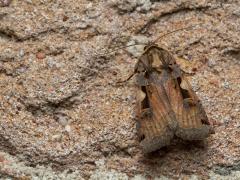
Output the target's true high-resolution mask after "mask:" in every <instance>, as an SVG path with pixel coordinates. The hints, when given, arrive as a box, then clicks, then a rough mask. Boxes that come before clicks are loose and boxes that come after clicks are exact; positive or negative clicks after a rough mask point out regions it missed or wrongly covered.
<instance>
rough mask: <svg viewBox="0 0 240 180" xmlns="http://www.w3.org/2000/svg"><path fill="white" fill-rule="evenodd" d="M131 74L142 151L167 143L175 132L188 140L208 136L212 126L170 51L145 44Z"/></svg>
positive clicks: (148, 150) (153, 149)
mask: <svg viewBox="0 0 240 180" xmlns="http://www.w3.org/2000/svg"><path fill="white" fill-rule="evenodd" d="M134 74H136V79H137V86H138V93H137V117H136V120H137V132H138V136H139V140H140V145H141V147H142V148H143V151H144V152H146V153H148V152H152V151H155V150H157V149H160V148H161V147H163V146H167V145H169V144H170V142H171V140H172V139H173V137H174V136H177V137H179V138H181V139H183V140H190V141H191V140H203V139H204V138H206V137H208V136H209V134H210V133H211V132H212V127H211V126H210V123H209V121H208V118H207V115H206V113H205V111H204V109H203V107H202V104H201V102H200V100H199V99H198V97H197V95H196V94H195V92H194V91H193V90H192V87H191V85H190V83H189V82H188V80H187V78H186V75H185V73H184V72H183V71H182V70H181V69H180V67H179V66H178V65H177V63H176V60H175V58H174V56H173V55H172V54H171V53H169V51H167V50H165V49H163V48H161V47H158V46H157V45H149V46H146V47H145V51H144V52H143V54H142V55H141V57H140V58H139V60H138V62H137V64H136V66H135V70H134ZM134 74H132V75H131V76H130V77H129V78H128V79H130V78H131V77H132V76H133V75H134Z"/></svg>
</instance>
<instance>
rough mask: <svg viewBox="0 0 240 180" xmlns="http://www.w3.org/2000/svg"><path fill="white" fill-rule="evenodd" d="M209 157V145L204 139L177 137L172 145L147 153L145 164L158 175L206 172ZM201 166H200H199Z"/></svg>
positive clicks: (144, 159) (152, 172)
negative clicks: (191, 139) (189, 139)
mask: <svg viewBox="0 0 240 180" xmlns="http://www.w3.org/2000/svg"><path fill="white" fill-rule="evenodd" d="M208 159H209V153H208V145H207V142H206V141H205V140H203V141H183V140H181V139H178V138H175V140H174V141H173V142H172V144H171V145H169V146H167V147H163V148H161V149H160V150H157V151H154V152H151V153H149V154H145V155H144V156H143V161H142V162H143V166H144V167H145V169H146V170H147V171H150V172H151V174H152V175H154V176H156V175H159V173H161V174H165V173H166V169H167V171H168V172H170V171H172V172H176V173H177V174H178V175H182V174H188V175H190V174H194V173H200V174H202V173H204V171H206V170H207V164H206V162H207V160H208ZM199 167H200V168H199Z"/></svg>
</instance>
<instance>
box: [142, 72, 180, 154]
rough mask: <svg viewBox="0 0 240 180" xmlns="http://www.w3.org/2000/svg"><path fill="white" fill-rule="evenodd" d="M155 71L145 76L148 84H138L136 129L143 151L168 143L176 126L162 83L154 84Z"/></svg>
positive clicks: (155, 148)
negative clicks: (147, 76)
mask: <svg viewBox="0 0 240 180" xmlns="http://www.w3.org/2000/svg"><path fill="white" fill-rule="evenodd" d="M158 78H159V75H158V74H157V73H151V74H150V77H149V78H147V80H148V83H147V84H148V85H146V86H139V92H138V95H139V96H138V118H137V124H138V125H137V127H138V128H137V130H138V135H139V139H140V145H141V146H142V148H143V150H144V152H146V153H148V152H152V151H155V150H157V149H160V148H161V147H163V146H166V145H169V144H170V141H171V139H172V138H173V136H174V131H175V129H176V127H177V121H176V117H175V114H174V112H173V110H172V108H171V105H170V103H169V99H168V97H167V94H166V91H165V89H164V87H163V85H160V84H158V85H156V83H155V82H154V79H158Z"/></svg>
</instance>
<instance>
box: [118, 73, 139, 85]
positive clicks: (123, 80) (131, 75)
mask: <svg viewBox="0 0 240 180" xmlns="http://www.w3.org/2000/svg"><path fill="white" fill-rule="evenodd" d="M135 74H136V73H135V72H133V73H132V74H131V75H130V76H129V77H128V78H127V79H125V80H123V81H118V82H117V83H125V82H127V81H129V80H130V79H131V78H132V77H133V76H134V75H135Z"/></svg>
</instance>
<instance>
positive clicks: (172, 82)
mask: <svg viewBox="0 0 240 180" xmlns="http://www.w3.org/2000/svg"><path fill="white" fill-rule="evenodd" d="M165 89H166V92H167V94H168V97H169V99H170V103H171V105H172V108H173V111H174V112H175V115H176V118H177V121H178V125H179V127H178V129H177V130H176V133H175V134H176V136H178V137H180V138H182V139H184V140H202V139H204V138H206V137H207V136H208V135H209V134H210V132H211V130H212V129H211V126H210V123H209V121H208V118H207V115H206V112H205V110H204V109H203V106H202V104H201V102H200V100H199V99H198V97H197V95H196V94H195V92H194V91H193V90H192V87H191V85H190V83H189V82H188V80H187V78H186V76H185V75H184V74H182V75H181V76H180V77H178V78H176V79H175V78H172V79H169V80H168V81H167V82H166V83H165Z"/></svg>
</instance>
